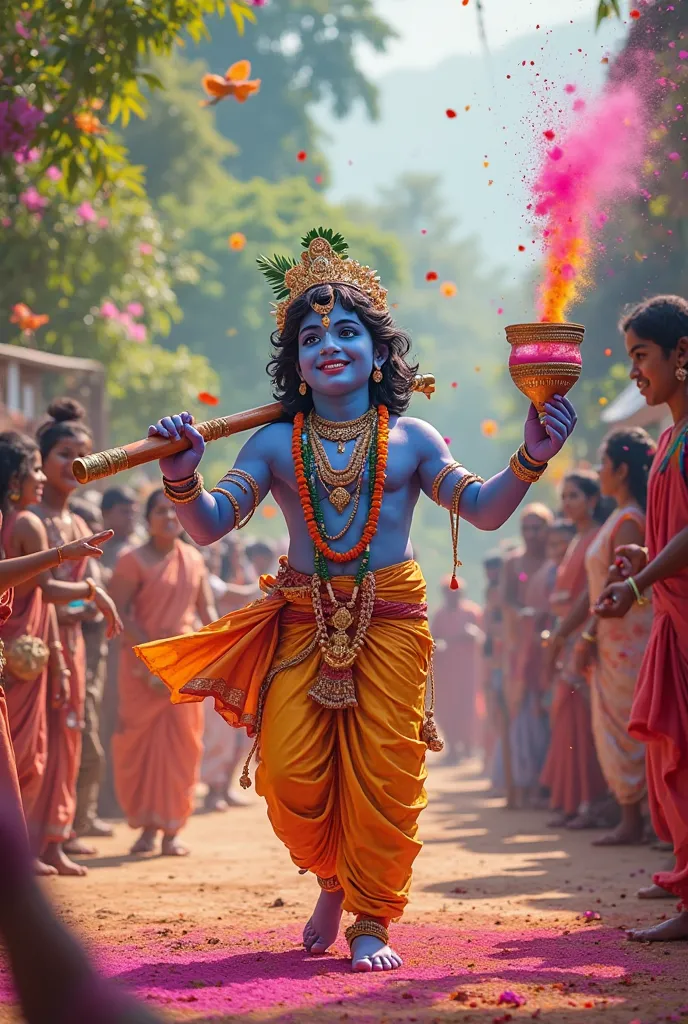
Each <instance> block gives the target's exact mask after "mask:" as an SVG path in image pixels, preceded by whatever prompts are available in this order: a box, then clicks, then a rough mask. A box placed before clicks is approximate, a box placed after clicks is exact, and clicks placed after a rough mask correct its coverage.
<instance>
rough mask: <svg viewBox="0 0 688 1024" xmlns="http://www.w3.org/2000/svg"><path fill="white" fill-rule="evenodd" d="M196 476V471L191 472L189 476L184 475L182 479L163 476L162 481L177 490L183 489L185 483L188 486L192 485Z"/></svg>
mask: <svg viewBox="0 0 688 1024" xmlns="http://www.w3.org/2000/svg"><path fill="white" fill-rule="evenodd" d="M197 476H198V473H192V474H191V476H185V477H184V478H183V479H182V480H170V479H169V478H168V477H166V476H163V478H162V482H163V483H164V484H169V485H170V487H174V488H176V489H177V490H184V489H185V488H184V484H187V485H188V486H189V487H191V486H193V484H195V483H196V478H197Z"/></svg>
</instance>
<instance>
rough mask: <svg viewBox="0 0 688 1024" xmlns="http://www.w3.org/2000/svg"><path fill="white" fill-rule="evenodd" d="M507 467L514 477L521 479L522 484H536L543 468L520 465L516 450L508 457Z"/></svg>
mask: <svg viewBox="0 0 688 1024" xmlns="http://www.w3.org/2000/svg"><path fill="white" fill-rule="evenodd" d="M509 468H510V469H511V472H512V473H513V474H514V476H515V477H516V479H517V480H521V481H522V483H524V484H536V483H537V482H538V480H539V479H540V477H541V476H542V474H543V473H544V469H538V470H535V469H526V468H525V466H522V465H521V462H520V460H519V457H518V452H516V453H515V454H514V455H512V456H511V458H510V459H509Z"/></svg>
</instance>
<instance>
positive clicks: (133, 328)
mask: <svg viewBox="0 0 688 1024" xmlns="http://www.w3.org/2000/svg"><path fill="white" fill-rule="evenodd" d="M127 328H128V330H129V337H130V339H131V340H132V341H136V342H138V344H139V345H141V344H143V342H144V341H146V339H147V338H148V331H147V330H146V325H145V324H135V323H134V322H133V321H132V322H131V323H129V324H127Z"/></svg>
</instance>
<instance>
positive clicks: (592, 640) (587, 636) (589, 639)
mask: <svg viewBox="0 0 688 1024" xmlns="http://www.w3.org/2000/svg"><path fill="white" fill-rule="evenodd" d="M581 640H585V642H586V644H596V643H597V637H596V636H593V635H592V633H588V631H587V630H585V632H583V633H581Z"/></svg>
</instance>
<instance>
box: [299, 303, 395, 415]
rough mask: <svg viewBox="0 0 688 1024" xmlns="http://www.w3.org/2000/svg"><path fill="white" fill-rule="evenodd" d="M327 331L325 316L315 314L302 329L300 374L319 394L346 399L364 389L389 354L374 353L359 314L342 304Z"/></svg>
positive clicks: (313, 313) (331, 318)
mask: <svg viewBox="0 0 688 1024" xmlns="http://www.w3.org/2000/svg"><path fill="white" fill-rule="evenodd" d="M329 317H330V323H329V326H328V327H327V328H325V327H323V324H322V319H323V318H322V316H321V315H320V314H319V313H316V312H315V311H314V310H311V311H310V312H309V313H307V314H306V316H305V317H304V318H303V320H302V321H301V325H300V327H299V337H298V344H299V370H300V374H301V377H302V379H303V380H304V381H305V382H306V384H308V386H309V387H310V388H311V389H312V390H313V391H314V392H315V393H316V394H322V395H345V394H349V393H350V392H352V391H356V390H358V389H359V388H361V387H364V386H366V385H367V383H368V379H369V378H370V375H371V373H372V372H373V369H374V366H373V356H374V355H375V365H378V366H379V365H381V364H382V362H384V358H383V356H384V355H386V353H384V354H383V353H382V352H378V353H374V345H373V339H372V337H371V334H370V332H369V331H368V329H367V328H366V327H365V326H364V324H363V323H362V321H361V320H360V319H359V317H358V316H357V314H356V313H355V312H353V311H349V310H346V309H344V307H343V306H342V305H341V303H340V302H339V301H337V302H336V303H335V306H334V309H333V310H332V312H331V313H330V314H329Z"/></svg>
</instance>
